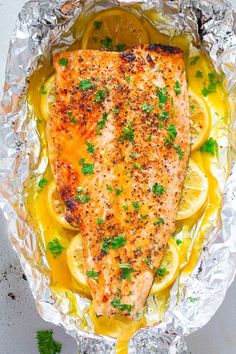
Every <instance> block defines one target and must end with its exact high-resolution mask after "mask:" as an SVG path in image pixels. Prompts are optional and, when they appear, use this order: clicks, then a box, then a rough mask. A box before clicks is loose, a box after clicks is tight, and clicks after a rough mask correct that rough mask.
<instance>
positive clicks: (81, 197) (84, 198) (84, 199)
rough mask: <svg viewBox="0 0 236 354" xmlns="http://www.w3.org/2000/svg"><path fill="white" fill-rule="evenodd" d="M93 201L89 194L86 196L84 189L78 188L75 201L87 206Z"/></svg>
mask: <svg viewBox="0 0 236 354" xmlns="http://www.w3.org/2000/svg"><path fill="white" fill-rule="evenodd" d="M90 199H91V197H90V195H89V194H84V191H83V188H81V187H79V188H77V195H76V196H75V198H74V201H75V202H77V201H80V202H81V203H82V204H85V203H86V202H88V201H89V200H90Z"/></svg>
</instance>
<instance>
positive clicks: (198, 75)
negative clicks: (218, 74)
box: [195, 70, 203, 78]
mask: <svg viewBox="0 0 236 354" xmlns="http://www.w3.org/2000/svg"><path fill="white" fill-rule="evenodd" d="M195 76H196V77H197V78H202V77H203V72H202V71H199V70H197V71H196V74H195Z"/></svg>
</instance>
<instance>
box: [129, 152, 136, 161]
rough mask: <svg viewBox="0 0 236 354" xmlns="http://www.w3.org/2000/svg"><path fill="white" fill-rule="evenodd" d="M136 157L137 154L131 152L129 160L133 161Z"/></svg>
mask: <svg viewBox="0 0 236 354" xmlns="http://www.w3.org/2000/svg"><path fill="white" fill-rule="evenodd" d="M136 156H137V153H136V152H135V151H133V152H131V153H130V155H129V157H131V159H135V157H136Z"/></svg>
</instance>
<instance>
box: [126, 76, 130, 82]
mask: <svg viewBox="0 0 236 354" xmlns="http://www.w3.org/2000/svg"><path fill="white" fill-rule="evenodd" d="M125 80H126V81H127V82H128V83H130V81H131V76H130V75H128V76H126V77H125Z"/></svg>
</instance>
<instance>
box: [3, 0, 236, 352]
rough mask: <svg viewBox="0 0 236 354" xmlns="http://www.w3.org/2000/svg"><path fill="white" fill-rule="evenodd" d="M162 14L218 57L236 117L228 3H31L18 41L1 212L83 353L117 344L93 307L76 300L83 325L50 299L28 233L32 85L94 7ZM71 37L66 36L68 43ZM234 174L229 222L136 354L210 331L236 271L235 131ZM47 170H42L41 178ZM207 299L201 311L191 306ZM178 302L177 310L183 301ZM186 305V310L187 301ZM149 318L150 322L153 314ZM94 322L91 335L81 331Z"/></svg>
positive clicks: (33, 150)
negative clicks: (97, 324)
mask: <svg viewBox="0 0 236 354" xmlns="http://www.w3.org/2000/svg"><path fill="white" fill-rule="evenodd" d="M137 4H139V5H140V6H141V8H143V9H144V10H147V9H155V10H157V11H158V12H159V13H160V14H162V15H163V18H164V19H165V20H164V21H159V22H157V23H153V25H154V26H156V27H157V28H158V30H160V31H161V32H163V33H165V34H168V35H170V36H172V35H174V34H181V33H190V34H191V35H192V37H193V41H194V44H195V45H197V46H199V47H201V48H202V49H203V50H204V51H206V52H207V53H208V55H209V56H210V58H211V60H212V62H213V64H214V66H215V68H216V70H217V71H218V72H223V73H224V74H225V77H226V81H227V91H228V93H229V101H230V103H231V111H232V114H233V113H234V99H233V97H234V95H235V90H236V35H235V31H236V24H235V14H234V13H233V11H232V9H231V5H230V3H229V2H228V1H225V0H218V1H214V2H213V1H210V0H187V1H184V0H153V1H151V0H146V1H145V0H143V1H139V0H137V1H129V0H127V1H124V2H123V1H118V0H116V1H115V0H114V1H107V2H102V1H92V0H90V1H86V0H84V1H78V0H67V1H64V0H52V1H48V0H31V1H29V2H27V3H26V4H25V6H24V7H23V9H22V11H21V12H20V14H19V16H18V19H17V22H16V26H15V30H14V33H13V35H12V37H11V41H10V47H9V54H8V59H7V66H6V77H5V85H4V92H3V96H2V100H1V105H0V114H1V127H0V182H1V183H0V206H1V208H2V210H3V212H4V215H5V218H6V219H7V221H8V232H9V238H10V241H11V243H12V246H13V248H14V249H15V251H16V252H17V254H18V256H19V258H20V261H21V264H22V267H23V269H24V272H25V273H26V275H27V279H28V281H29V284H30V287H31V290H32V293H33V296H34V298H35V301H36V306H37V309H38V311H39V313H40V315H41V316H42V317H43V318H44V319H45V320H46V321H50V322H52V323H54V324H56V325H61V326H63V327H64V328H65V330H66V331H67V333H69V334H70V335H72V336H73V337H74V338H76V340H77V343H78V351H79V353H81V354H82V353H89V354H93V353H101V354H103V353H106V354H109V353H114V352H115V349H114V346H115V342H116V341H115V340H114V339H112V338H108V337H102V336H97V335H95V334H94V332H93V326H92V324H91V321H90V319H89V317H88V314H87V312H86V309H87V307H88V305H89V303H90V300H87V299H85V298H83V297H81V296H80V295H79V294H74V295H73V296H74V298H75V301H76V303H77V307H78V315H77V316H74V315H71V312H70V301H71V298H70V297H68V296H67V294H66V293H63V292H61V293H60V294H58V293H55V292H53V290H52V289H50V287H49V284H50V279H49V271H50V270H49V265H48V263H47V259H46V255H45V247H43V245H42V243H40V242H38V241H37V237H36V231H35V230H32V229H31V227H30V226H29V225H28V223H27V213H26V209H25V205H24V200H23V188H24V182H25V181H26V180H27V178H28V176H29V171H30V170H31V169H34V168H35V166H36V164H37V161H38V157H39V153H40V142H39V139H38V135H37V133H36V122H35V120H34V119H33V117H30V115H29V112H28V108H27V100H26V89H27V85H28V81H27V79H28V77H29V76H30V74H31V73H32V72H33V71H34V70H35V69H36V68H37V65H38V61H39V58H40V57H41V56H42V55H45V54H46V53H49V52H51V51H52V48H54V49H55V48H57V46H58V45H59V44H60V48H64V49H66V48H67V47H68V46H69V45H71V44H72V43H73V38H72V36H70V32H69V29H70V28H71V26H72V25H73V24H74V22H75V21H76V20H77V19H78V17H79V16H80V14H81V13H82V12H86V11H87V12H89V11H91V9H93V8H94V7H95V8H96V10H102V9H104V8H106V7H114V6H121V7H122V6H135V5H137ZM65 32H66V33H67V35H66V36H62V34H63V33H65ZM231 138H232V139H231V150H230V151H231V153H230V156H231V163H232V170H231V173H230V176H229V178H228V181H227V183H226V185H224V186H222V189H223V187H224V198H223V207H222V214H221V219H222V223H221V224H218V223H216V225H214V227H213V228H212V232H211V234H210V235H208V237H206V240H205V244H204V247H203V251H202V254H201V256H200V259H199V261H198V264H197V266H196V267H195V269H194V271H193V272H192V273H191V275H190V276H188V277H183V278H182V279H180V283H181V284H182V287H181V290H180V288H179V286H178V284H177V282H176V283H175V284H174V286H173V288H172V290H171V293H170V300H169V307H168V310H167V311H166V313H165V316H164V319H163V320H162V321H157V323H156V324H155V325H154V326H152V327H147V328H145V329H141V330H139V331H138V333H137V334H136V335H135V336H134V337H133V338H132V339H131V340H130V343H129V353H130V354H151V353H159V354H162V353H163V354H166V353H170V354H174V353H181V354H185V353H187V352H188V351H187V347H186V344H185V341H184V336H186V335H188V334H189V333H191V332H193V331H195V330H196V329H198V328H200V327H202V326H204V325H205V324H206V323H207V322H208V321H209V320H210V318H211V317H212V316H213V315H214V313H215V312H216V310H217V309H218V307H219V306H220V304H221V303H222V301H223V299H224V297H225V294H226V291H227V289H228V287H229V286H230V284H231V283H232V281H233V279H234V276H235V270H236V238H235V237H234V235H235V234H236V165H234V164H233V161H234V156H235V153H234V150H235V148H234V141H236V139H235V127H234V126H233V128H232V136H231ZM46 165H47V161H45V160H44V161H43V162H42V163H41V164H40V165H39V166H38V167H37V172H38V174H42V173H43V172H44V170H45V168H46ZM196 293H197V294H198V298H199V301H197V302H195V303H189V301H188V298H189V297H190V296H193V295H194V294H196ZM177 294H178V301H177ZM179 299H180V300H179ZM146 316H149V314H148V313H147V314H146ZM84 320H85V321H86V323H87V324H88V326H87V327H86V326H83V327H82V322H84Z"/></svg>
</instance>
